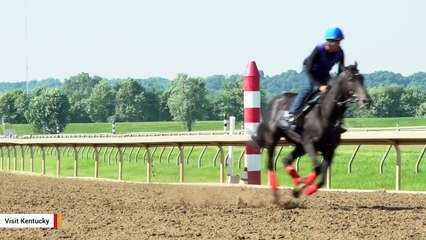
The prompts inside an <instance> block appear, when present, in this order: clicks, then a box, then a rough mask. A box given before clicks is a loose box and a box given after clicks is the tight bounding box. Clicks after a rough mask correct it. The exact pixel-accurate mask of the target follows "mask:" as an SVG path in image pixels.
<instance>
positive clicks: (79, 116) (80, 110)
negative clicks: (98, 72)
mask: <svg viewBox="0 0 426 240" xmlns="http://www.w3.org/2000/svg"><path fill="white" fill-rule="evenodd" d="M101 80H102V78H101V77H99V76H93V77H91V76H90V75H89V74H88V73H80V74H78V75H77V76H71V77H70V78H69V79H66V80H65V81H64V87H63V91H64V92H65V94H66V95H67V96H68V97H69V100H70V104H71V109H70V115H71V122H91V118H90V114H89V102H88V99H89V98H90V95H91V94H92V90H93V89H94V88H95V86H96V85H97V84H98V83H99V82H100V81H101Z"/></svg>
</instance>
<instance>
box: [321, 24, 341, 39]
mask: <svg viewBox="0 0 426 240" xmlns="http://www.w3.org/2000/svg"><path fill="white" fill-rule="evenodd" d="M343 39H344V37H343V32H342V30H341V29H340V28H338V27H335V26H333V27H330V28H329V29H327V31H325V40H337V41H340V40H343Z"/></svg>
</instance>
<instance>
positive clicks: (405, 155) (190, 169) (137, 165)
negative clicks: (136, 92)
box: [2, 118, 426, 191]
mask: <svg viewBox="0 0 426 240" xmlns="http://www.w3.org/2000/svg"><path fill="white" fill-rule="evenodd" d="M420 120H422V121H419V119H414V118H386V119H347V120H346V125H347V126H348V127H393V126H395V122H399V124H400V126H421V125H423V126H424V125H426V121H425V119H424V118H423V119H420ZM380 122H382V124H380ZM13 128H15V129H17V131H18V133H20V134H32V132H31V128H30V127H29V126H28V125H14V126H13ZM222 129H223V122H222V121H209V122H207V121H206V122H198V123H196V124H195V125H194V131H207V130H222ZM237 129H239V125H238V126H237ZM110 130H111V124H109V123H93V124H70V125H69V126H68V127H67V128H66V130H65V133H109V132H110ZM116 130H117V133H129V132H177V131H184V130H183V127H182V125H181V124H180V123H175V122H147V123H117V124H116ZM25 131H27V132H25ZM355 147H356V146H341V147H339V148H338V149H337V151H336V157H335V159H334V164H333V166H332V187H333V188H338V189H389V190H393V189H395V162H396V153H395V150H394V149H393V148H392V150H391V151H390V153H389V155H388V158H387V159H386V161H385V165H384V173H383V174H379V163H380V160H381V159H382V157H383V154H384V153H385V151H386V148H387V146H366V145H363V146H361V148H360V150H359V152H358V155H357V157H356V158H355V161H354V162H353V166H352V173H351V174H348V170H347V169H348V161H349V159H350V157H351V155H352V153H353V151H354V149H355ZM422 148H423V146H401V149H402V184H401V185H402V186H401V187H402V190H415V191H426V165H425V164H426V163H425V161H426V160H425V159H423V162H422V163H421V164H420V172H419V173H418V174H416V173H415V172H414V168H415V163H416V160H417V159H418V157H419V155H420V152H421V150H422ZM2 149H3V157H4V160H3V167H4V169H7V168H8V167H7V163H8V158H7V149H6V148H5V147H3V148H2ZM36 149H37V150H36V151H35V162H34V172H36V173H41V171H42V170H41V165H42V164H41V152H40V150H39V148H36ZM162 149H163V148H158V149H157V150H156V151H155V152H154V148H151V149H150V150H151V152H154V155H153V158H154V162H153V178H152V180H153V182H178V181H179V166H178V165H177V157H178V151H177V149H174V150H173V151H172V152H171V150H172V148H166V149H165V150H164V152H163V156H162V159H161V162H160V159H159V156H160V153H161V151H162ZM291 149H292V148H291V147H286V148H284V150H283V151H282V153H281V155H280V156H279V159H282V158H283V157H284V156H285V155H286V154H288V153H289V152H290V151H291ZM137 150H138V149H137V148H135V149H133V152H132V154H130V152H131V148H127V149H124V152H123V157H124V161H123V179H124V180H128V181H141V182H145V181H146V178H147V177H146V176H147V169H146V163H145V162H144V154H145V150H144V149H141V150H140V152H139V155H138V158H137V159H136V153H137ZM189 150H190V148H189V147H187V148H185V153H184V154H185V182H219V179H220V177H219V170H220V168H219V158H217V159H216V164H215V163H214V156H215V154H216V152H217V148H216V147H208V148H207V151H206V153H205V154H204V156H203V158H202V162H201V163H202V164H201V167H199V166H198V158H199V156H200V154H201V151H202V147H195V148H194V150H193V151H192V153H191V156H190V158H189V159H188V161H189V163H187V159H186V156H188V154H189ZM224 150H225V154H226V153H227V151H228V148H226V147H225V148H224ZM242 150H243V149H242V148H241V147H236V148H235V163H234V174H238V175H240V176H241V174H242V169H241V168H239V166H238V162H239V157H240V155H241V152H242ZM60 151H61V169H60V170H61V176H73V174H74V158H73V152H72V149H69V148H60ZM170 152H171V153H170ZM17 153H18V154H17V157H18V159H17V166H16V168H17V170H18V171H20V170H22V168H21V155H20V148H17ZM10 154H11V163H10V164H11V169H12V170H13V169H14V151H13V149H11V153H10ZM116 154H117V151H116V149H108V150H107V149H106V148H102V149H101V150H100V155H99V156H100V157H99V177H101V178H110V179H118V164H117V160H116V157H115V156H116ZM168 155H170V157H169V158H168ZM92 156H93V149H91V150H90V152H89V154H88V148H85V149H84V150H80V152H79V168H78V173H79V176H86V177H93V176H94V166H95V163H94V160H93V158H92ZM104 156H105V160H104ZM108 156H111V158H110V161H108V159H109V158H108ZM129 156H130V159H129ZM29 158H30V155H29V152H28V150H27V152H26V154H25V162H24V170H25V171H29V166H30V159H29ZM167 160H168V161H167ZM56 163H57V161H56V152H55V150H54V149H52V148H48V149H47V150H46V174H47V175H50V176H56ZM262 163H263V165H264V166H263V171H262V184H264V185H266V184H267V176H266V174H265V173H266V152H264V153H263V154H262ZM241 164H242V166H243V165H244V159H242V161H241ZM277 166H278V171H277V175H278V180H279V182H280V185H281V186H292V183H291V179H290V177H289V176H288V175H287V174H286V173H285V172H284V170H283V165H282V163H281V160H279V161H278V163H277ZM311 168H312V164H311V161H310V159H309V158H308V157H306V156H305V157H303V158H301V160H300V173H301V175H307V174H308V173H309V172H310V171H311ZM227 173H228V168H226V169H225V175H226V174H227Z"/></svg>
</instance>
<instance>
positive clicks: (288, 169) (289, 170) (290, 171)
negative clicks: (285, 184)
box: [285, 164, 302, 186]
mask: <svg viewBox="0 0 426 240" xmlns="http://www.w3.org/2000/svg"><path fill="white" fill-rule="evenodd" d="M285 170H286V172H287V173H288V174H290V176H291V178H292V179H293V183H294V185H296V186H297V185H299V183H301V182H302V181H301V179H300V177H299V174H297V172H296V170H295V169H294V168H293V165H291V164H288V165H287V166H286V167H285Z"/></svg>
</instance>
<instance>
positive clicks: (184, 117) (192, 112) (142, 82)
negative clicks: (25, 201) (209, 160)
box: [0, 71, 426, 133]
mask: <svg viewBox="0 0 426 240" xmlns="http://www.w3.org/2000/svg"><path fill="white" fill-rule="evenodd" d="M260 73H261V89H262V90H261V102H262V103H261V106H262V107H265V106H266V105H267V102H268V101H269V99H271V98H272V97H274V96H275V95H277V94H280V93H281V92H283V91H297V89H298V87H299V83H300V81H301V78H302V75H301V73H298V72H296V71H287V72H284V73H282V74H280V75H275V76H265V75H264V73H263V72H262V71H261V72H260ZM364 76H365V84H366V86H367V87H368V90H369V93H370V95H371V97H372V99H373V101H374V105H373V107H372V108H371V109H369V110H367V111H358V110H357V109H356V108H354V107H350V108H349V110H348V112H347V116H349V117H413V116H420V117H424V116H426V97H425V96H426V95H425V92H426V73H423V72H420V73H416V74H413V75H411V76H409V77H403V76H402V75H400V74H395V73H391V72H387V71H382V72H375V73H372V74H365V75H364ZM3 84H5V83H0V89H2V85H3ZM11 84H12V83H7V84H6V85H7V86H8V91H6V92H4V93H2V94H1V95H0V116H1V117H2V119H3V122H7V123H11V124H18V123H30V124H32V126H33V128H34V131H35V132H36V133H57V132H62V131H63V129H64V128H65V127H66V125H67V124H68V123H69V122H74V123H77V122H113V121H116V122H140V121H172V120H173V121H180V122H182V123H183V124H184V126H185V127H186V129H188V130H189V131H190V130H191V129H192V125H193V124H194V122H196V121H199V120H221V119H223V118H224V117H225V116H235V117H236V119H237V121H241V120H242V118H243V112H244V111H243V76H241V75H231V76H224V75H214V76H210V77H206V78H201V77H191V76H188V75H187V74H178V75H177V77H176V78H175V79H174V80H172V81H170V80H168V79H165V78H149V79H132V78H127V79H105V78H102V77H99V76H90V75H89V74H88V73H80V74H78V75H76V76H71V77H70V78H68V79H65V81H64V82H63V83H62V82H61V81H59V80H58V79H46V80H42V81H31V82H29V83H28V89H29V91H28V92H27V91H26V87H27V85H26V84H23V83H22V82H21V83H16V84H17V85H19V87H18V88H16V89H12V88H11V87H10V86H11Z"/></svg>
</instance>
